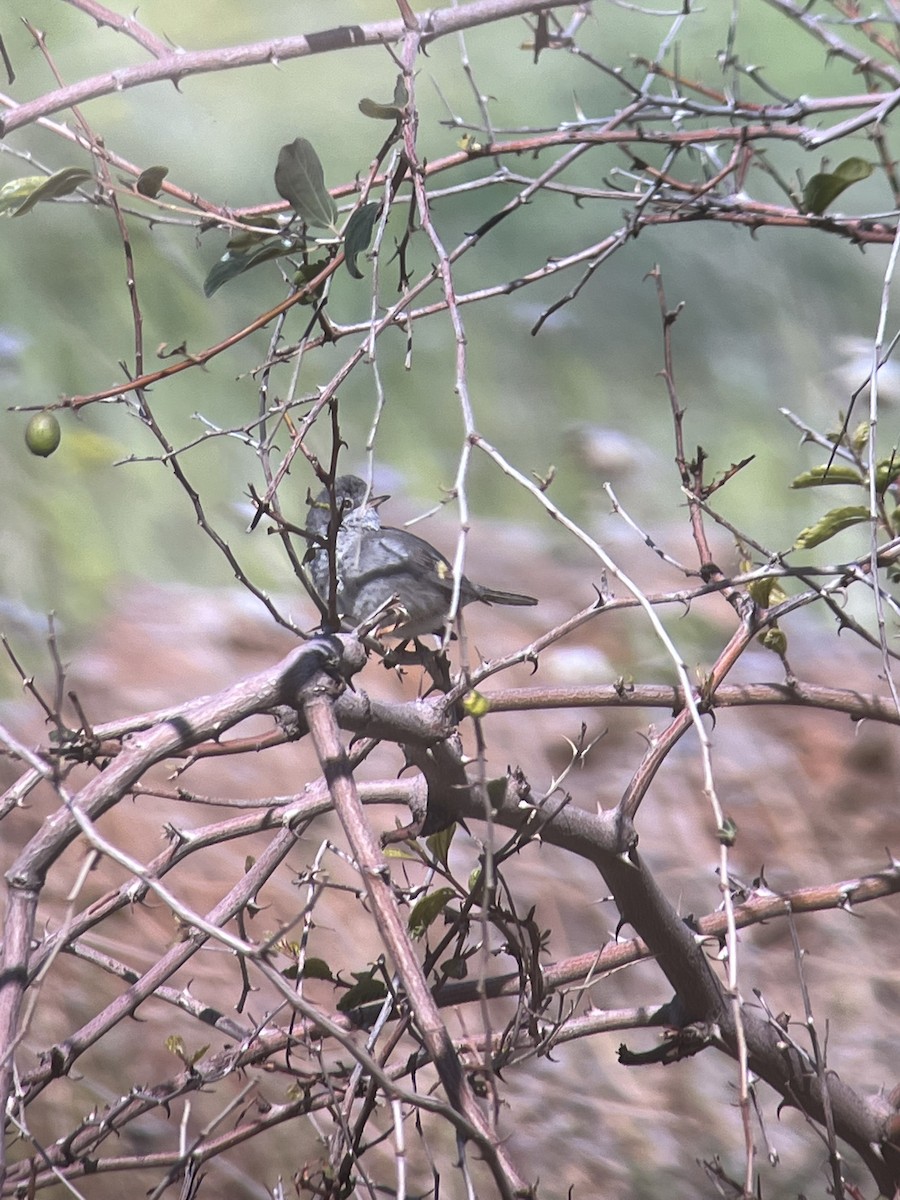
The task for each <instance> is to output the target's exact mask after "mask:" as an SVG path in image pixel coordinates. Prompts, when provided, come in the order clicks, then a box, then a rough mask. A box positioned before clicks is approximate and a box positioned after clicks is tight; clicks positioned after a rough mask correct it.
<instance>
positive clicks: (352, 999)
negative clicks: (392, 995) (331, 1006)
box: [337, 972, 387, 1013]
mask: <svg viewBox="0 0 900 1200" xmlns="http://www.w3.org/2000/svg"><path fill="white" fill-rule="evenodd" d="M354 975H356V973H355V972H354ZM386 995H387V988H386V987H385V986H384V983H383V982H382V980H380V979H376V978H375V974H374V972H370V973H368V974H366V975H356V983H354V985H353V987H351V988H348V989H347V991H346V992H344V994H343V996H341V998H340V1000H338V1003H337V1008H338V1012H344V1013H345V1012H351V1011H352V1010H353V1009H354V1008H360V1007H361V1006H362V1005H363V1004H371V1003H372V1001H374V1000H383V999H384V998H385V996H386Z"/></svg>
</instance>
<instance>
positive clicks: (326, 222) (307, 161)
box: [275, 138, 337, 229]
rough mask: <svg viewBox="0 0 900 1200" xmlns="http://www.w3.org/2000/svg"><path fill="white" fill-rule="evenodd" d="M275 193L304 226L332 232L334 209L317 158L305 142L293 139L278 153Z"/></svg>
mask: <svg viewBox="0 0 900 1200" xmlns="http://www.w3.org/2000/svg"><path fill="white" fill-rule="evenodd" d="M275 189H276V191H277V192H278V195H279V196H281V197H282V199H284V200H287V202H288V204H290V206H291V208H292V209H293V210H294V212H296V213H297V215H298V216H300V217H302V218H303V220H304V221H305V222H306V223H307V225H312V226H314V227H315V228H319V229H333V228H334V223H335V221H336V219H337V208H336V207H335V203H334V201H333V200H332V198H331V194H330V193H329V191H328V188H327V187H326V186H325V172H324V170H323V169H322V163H321V162H320V161H319V156H318V154H316V152H315V150H314V149H313V147H312V144H311V143H310V142H308V141H307V140H306V138H295V139H294V141H293V142H288V144H287V145H286V146H282V147H281V149H280V150H279V152H278V165H277V166H276V168H275Z"/></svg>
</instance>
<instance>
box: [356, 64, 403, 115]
mask: <svg viewBox="0 0 900 1200" xmlns="http://www.w3.org/2000/svg"><path fill="white" fill-rule="evenodd" d="M408 103H409V92H408V91H407V90H406V84H405V83H404V81H403V76H402V75H398V76H397V82H396V83H395V84H394V101H393V103H392V104H379V103H378V101H377V100H370V99H369V98H368V97H367V96H366V97H364V98H363V99H362V100H360V102H359V111H360V112H361V113H362V115H363V116H364V117H371V118H372V120H373V121H402V119H403V113H404V111H405V109H406V106H407V104H408Z"/></svg>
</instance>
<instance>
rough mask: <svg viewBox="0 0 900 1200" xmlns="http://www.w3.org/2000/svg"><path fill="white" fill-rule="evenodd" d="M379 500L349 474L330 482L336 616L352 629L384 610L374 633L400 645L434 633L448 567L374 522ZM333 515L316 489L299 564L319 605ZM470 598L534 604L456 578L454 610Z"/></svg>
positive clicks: (443, 614)
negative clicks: (303, 557)
mask: <svg viewBox="0 0 900 1200" xmlns="http://www.w3.org/2000/svg"><path fill="white" fill-rule="evenodd" d="M386 499H387V496H372V495H371V494H370V493H369V489H368V488H367V486H366V484H365V482H364V481H363V480H362V479H359V478H358V477H357V476H356V475H341V476H339V477H338V478H337V479H336V480H335V482H334V508H335V510H336V513H337V514H338V517H339V520H340V524H339V525H338V527H337V531H336V534H335V538H334V566H335V577H336V583H337V598H336V600H337V611H338V615H339V616H340V618H341V620H342V623H343V625H345V626H346V627H348V628H353V627H355V626H357V625H361V624H363V622H365V621H366V620H367V619H368V618H371V617H372V616H374V615H375V614H376V613H383V614H384V616H385V620H384V623H383V625H382V626H381V627H380V632H382V633H387V634H388V635H389V636H390V637H397V638H402V639H404V640H406V639H408V638H416V637H421V636H422V635H423V634H426V633H435V634H441V633H442V632H443V629H444V626H445V624H446V621H447V617H448V616H449V614H450V605H451V603H452V599H453V567H452V566H451V564H450V562H449V561H448V560H447V559H446V558H445V557H444V555H443V554H441V552H440V551H439V550H436V549H435V547H434V546H432V545H431V544H430V543H429V542H426V541H425V540H424V538H420V537H416V535H415V534H414V533H408V532H407V531H406V530H405V529H392V528H391V527H390V526H387V525H382V524H381V518H380V516H379V514H378V506H379V505H380V504H382V503H383V502H384V501H385V500H386ZM332 514H333V510H332V502H331V497H330V495H329V492H328V489H327V488H323V490H322V491H321V492H320V493H319V495H318V496H317V497H316V498H315V500H314V501H313V502H312V504H311V505H310V508H309V514H308V516H307V520H306V531H307V533H309V534H310V535H312V537H311V540H310V548H309V552H308V554H307V557H306V561H307V564H308V566H309V573H310V577H311V579H312V582H313V586H314V587H315V589H316V592H317V593H318V595H319V597H320V598H321V599H322V601H323V603H326V604H327V603H328V595H329V585H330V570H329V550H328V543H329V531H330V529H331V527H332V526H331V521H332ZM474 600H480V601H481V602H482V603H483V604H511V605H532V604H537V600H536V599H535V598H534V597H533V596H522V595H520V594H519V593H518V592H501V591H497V590H496V589H495V588H489V587H482V586H481V585H480V584H477V583H472V581H471V580H470V579H467V578H466V577H465V575H463V577H462V579H461V580H460V586H459V608H463V607H464V606H465V605H466V604H471V603H472V602H473V601H474ZM386 627H389V628H386Z"/></svg>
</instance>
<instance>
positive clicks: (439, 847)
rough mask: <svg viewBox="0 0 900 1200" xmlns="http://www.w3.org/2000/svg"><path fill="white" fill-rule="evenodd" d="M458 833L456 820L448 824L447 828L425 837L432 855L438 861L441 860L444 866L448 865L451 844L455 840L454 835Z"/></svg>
mask: <svg viewBox="0 0 900 1200" xmlns="http://www.w3.org/2000/svg"><path fill="white" fill-rule="evenodd" d="M455 833H456V822H455V821H454V822H453V823H452V824H450V825H448V826H447V827H446V829H442V830H440V832H439V833H432V834H431V835H430V836H429V837H427V838H426V839H425V845H426V846H427V847H428V852H429V853H430V854H431V855H432V857H433V858H434V859H435V861H436V862H439V863H440V864H441V866H442V867H445V868H446V866H447V860H448V858H449V855H450V846H451V844H452V842H453V837H454V835H455Z"/></svg>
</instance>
